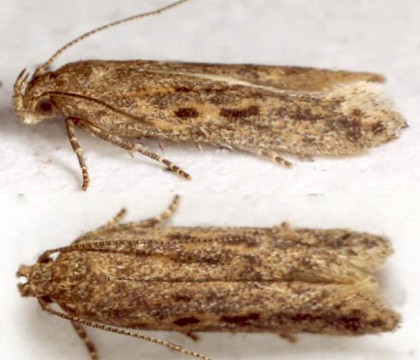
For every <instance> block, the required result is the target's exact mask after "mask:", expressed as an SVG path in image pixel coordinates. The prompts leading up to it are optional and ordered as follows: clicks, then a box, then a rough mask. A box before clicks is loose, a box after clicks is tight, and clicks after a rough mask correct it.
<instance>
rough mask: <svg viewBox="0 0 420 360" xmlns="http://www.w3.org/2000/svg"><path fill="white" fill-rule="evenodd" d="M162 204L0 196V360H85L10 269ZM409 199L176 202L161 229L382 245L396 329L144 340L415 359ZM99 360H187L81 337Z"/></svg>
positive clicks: (418, 214) (233, 353)
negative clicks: (365, 235) (312, 231)
mask: <svg viewBox="0 0 420 360" xmlns="http://www.w3.org/2000/svg"><path fill="white" fill-rule="evenodd" d="M170 199H171V195H169V194H166V195H164V196H163V195H161V196H160V197H158V196H150V195H148V196H144V195H136V196H133V195H128V194H127V195H123V196H117V195H113V196H110V195H107V196H100V197H99V196H98V195H92V194H79V195H56V196H45V195H20V196H3V197H0V200H1V202H2V204H3V206H4V207H5V208H7V212H5V211H3V214H2V216H1V217H0V229H2V244H3V245H2V251H1V253H0V254H1V255H0V256H1V258H0V264H1V271H0V282H1V284H2V288H1V302H0V306H1V308H0V314H1V315H0V316H1V320H0V359H1V360H22V359H25V360H49V359H56V360H71V359H81V360H83V359H86V360H88V355H87V352H86V350H85V348H84V344H83V343H82V342H81V341H80V340H79V338H78V337H77V336H76V334H75V333H74V331H73V328H72V327H71V325H70V324H69V323H68V322H67V321H65V320H62V319H59V318H55V317H53V316H51V315H49V314H46V313H44V312H42V311H41V309H40V308H39V306H38V304H37V302H36V300H35V299H33V298H32V299H29V298H25V299H24V298H21V297H20V296H19V294H18V291H17V288H16V284H17V282H18V279H17V278H16V277H15V273H16V271H17V268H18V265H19V264H27V265H31V264H33V263H34V262H35V261H36V258H37V256H39V255H40V254H41V252H43V251H44V250H47V249H51V248H55V247H59V246H65V245H67V244H69V243H70V242H71V241H72V240H74V239H75V238H76V237H77V236H79V235H81V234H82V233H85V232H87V231H89V230H92V229H95V228H96V227H98V226H100V225H102V224H103V223H105V222H106V221H107V220H108V219H110V218H111V217H112V216H113V215H114V214H115V213H116V212H117V211H118V210H119V209H120V208H121V207H122V206H126V207H127V209H128V211H129V213H128V220H135V219H145V218H147V217H150V216H153V215H156V214H158V213H159V212H161V211H162V210H163V209H164V208H165V207H166V206H167V205H168V204H169V202H170ZM419 203H420V196H419V195H416V196H415V195H388V196H382V195H381V196H376V195H370V196H367V195H347V196H344V195H340V196H338V195H329V196H309V195H253V196H244V195H241V196H238V195H203V194H201V195H186V196H183V198H182V199H181V202H180V205H179V209H178V212H177V213H176V214H175V216H174V217H173V219H172V221H171V222H170V224H171V225H177V226H181V225H182V226H206V225H207V226H209V225H216V226H227V225H236V226H273V225H277V224H279V223H280V222H282V221H289V222H290V224H291V225H293V226H295V227H297V226H307V227H319V228H332V227H345V228H349V229H352V230H357V231H369V232H372V233H376V234H379V235H383V236H386V237H388V238H389V239H390V240H391V241H392V244H393V247H394V249H395V254H394V255H393V256H392V257H391V258H390V259H389V261H388V262H387V263H386V265H385V268H384V269H383V271H382V272H381V273H380V278H381V279H382V280H381V283H382V287H383V289H384V291H385V294H386V297H387V298H388V300H389V301H390V303H391V304H392V306H393V307H394V308H395V309H396V310H397V311H398V312H400V313H401V314H402V316H403V322H402V326H401V328H400V329H399V330H398V331H397V332H395V333H389V334H383V335H380V336H363V337H357V338H350V337H330V336H321V335H299V336H298V339H299V341H298V343H297V344H294V345H292V344H290V343H288V342H287V341H285V340H283V339H281V338H279V337H278V336H277V335H275V334H266V335H246V334H237V335H232V334H203V335H202V339H201V340H200V341H199V342H197V343H193V342H192V341H191V340H190V339H188V338H186V337H185V336H183V335H181V334H178V333H164V332H160V333H156V332H153V333H152V334H153V335H155V336H158V337H160V338H163V339H167V340H170V341H173V342H175V343H177V344H180V345H183V346H184V347H187V348H191V349H194V350H196V351H199V352H201V353H204V354H206V355H207V356H209V357H211V358H213V359H215V360H223V359H226V360H227V359H241V360H256V359H261V360H265V359H273V360H274V359H276V360H282V359H285V360H298V359H308V358H310V359H312V360H318V359H319V360H330V359H344V360H346V359H352V360H359V359H363V360H374V359H375V360H376V359H381V360H394V359H398V360H408V359H419V358H420V352H419V341H418V334H419V331H420V326H419V319H420V314H419V306H418V305H419V304H420V289H419V285H418V282H419V279H420V267H419V266H418V254H419V251H420V245H419V241H418V239H419V232H420V225H419V221H418V219H419V218H420V208H419V205H418V204H419ZM88 331H89V333H90V334H91V336H92V338H93V340H94V341H95V343H96V345H97V347H98V350H99V352H100V355H101V356H102V357H101V359H102V360H118V359H124V360H140V359H147V360H155V359H156V360H157V359H187V357H185V356H182V355H180V354H176V353H172V352H169V351H168V350H167V349H165V348H162V347H160V346H157V345H154V344H150V343H146V342H143V341H139V340H135V339H130V338H126V337H122V336H117V335H114V334H109V333H103V332H101V331H96V330H93V329H89V330H88Z"/></svg>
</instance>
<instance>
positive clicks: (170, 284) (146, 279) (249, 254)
mask: <svg viewBox="0 0 420 360" xmlns="http://www.w3.org/2000/svg"><path fill="white" fill-rule="evenodd" d="M177 203H178V197H175V198H174V200H173V201H172V203H171V205H170V206H169V207H168V209H167V210H166V211H164V212H163V213H161V214H160V215H158V216H156V217H154V218H151V219H147V220H143V221H140V222H133V223H126V224H121V223H120V221H121V218H122V216H123V214H124V211H121V212H120V213H119V214H118V215H117V216H115V218H114V219H112V220H111V221H109V222H108V223H107V224H106V225H104V226H102V227H100V228H98V229H96V230H94V231H91V232H89V233H87V234H84V235H83V236H81V237H79V238H78V239H76V240H75V241H74V242H73V243H72V244H71V245H69V246H65V247H62V248H57V249H52V250H48V251H46V252H44V253H43V254H42V255H41V256H40V257H39V258H38V261H37V263H36V264H34V265H32V266H26V265H22V266H20V268H19V271H18V276H20V277H24V278H25V279H24V280H23V281H24V282H21V283H20V284H19V290H20V293H21V295H22V296H25V297H26V296H31V297H35V298H37V300H38V301H39V304H40V305H41V307H42V308H43V309H44V310H46V311H47V312H48V313H51V314H53V315H56V316H59V317H62V318H64V319H67V320H70V321H71V322H72V324H73V326H74V328H75V329H76V331H77V333H78V334H79V336H80V337H81V338H82V339H83V340H84V342H85V343H86V345H87V348H88V350H89V353H90V355H91V358H92V359H98V355H97V352H96V350H95V346H94V345H93V343H92V342H91V341H90V340H89V338H88V335H87V333H86V331H85V329H84V327H83V325H86V326H91V327H94V328H98V329H102V330H106V331H111V332H114V333H119V334H123V335H128V336H132V337H136V338H139V339H143V340H147V341H151V342H154V343H157V344H160V345H163V346H166V347H168V348H170V349H172V350H175V351H179V352H182V353H184V354H186V355H190V356H192V357H196V358H199V359H202V360H209V358H208V357H206V356H204V355H201V354H199V353H196V352H194V351H190V350H187V349H185V348H183V347H181V346H178V345H175V344H173V343H170V342H167V341H164V340H160V339H156V338H152V337H150V336H147V335H142V334H139V333H137V332H133V331H130V330H127V329H141V330H168V331H179V332H182V333H184V334H186V335H189V336H191V337H195V332H253V333H260V332H270V333H277V334H279V335H282V336H285V337H289V338H293V334H296V333H299V332H308V333H316V334H329V335H363V334H378V333H381V332H387V331H392V330H395V329H396V328H397V326H398V323H399V321H400V316H399V315H398V314H397V313H396V312H394V311H393V310H392V309H391V308H390V307H389V306H388V305H387V303H386V301H385V300H384V299H383V297H382V294H381V292H380V289H379V284H378V282H377V280H376V278H375V276H374V274H375V272H376V271H378V270H379V269H380V268H381V266H382V265H383V263H384V261H385V260H386V258H387V257H388V256H389V255H390V254H391V253H392V250H391V247H390V244H389V243H388V241H386V240H385V239H384V238H382V237H379V236H376V235H372V234H369V233H360V232H353V231H349V230H345V229H329V230H321V229H305V228H292V227H290V226H289V225H287V224H282V225H279V226H274V227H269V228H253V227H226V228H223V227H168V226H160V225H162V224H163V222H164V221H166V220H167V219H169V218H170V217H171V215H172V213H173V212H174V210H175V208H176V205H177ZM54 304H55V305H54ZM57 307H59V308H60V309H56V308H57Z"/></svg>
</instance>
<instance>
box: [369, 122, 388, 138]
mask: <svg viewBox="0 0 420 360" xmlns="http://www.w3.org/2000/svg"><path fill="white" fill-rule="evenodd" d="M384 130H385V126H384V124H382V123H381V122H380V121H377V122H376V123H374V124H372V132H373V133H374V134H375V135H378V134H380V133H382V132H383V131H384Z"/></svg>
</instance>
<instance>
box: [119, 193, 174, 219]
mask: <svg viewBox="0 0 420 360" xmlns="http://www.w3.org/2000/svg"><path fill="white" fill-rule="evenodd" d="M178 204H179V195H175V196H174V197H173V199H172V201H171V203H170V204H169V206H168V207H167V208H166V209H165V210H164V211H162V212H161V213H160V214H159V215H157V216H154V217H151V218H149V219H146V220H141V221H138V222H135V223H129V224H124V225H122V226H125V225H132V226H133V227H152V226H156V225H158V224H161V223H162V222H164V221H166V220H168V219H170V218H171V217H172V215H173V214H174V213H175V211H176V209H177V207H178Z"/></svg>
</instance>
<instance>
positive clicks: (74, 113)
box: [14, 0, 406, 190]
mask: <svg viewBox="0 0 420 360" xmlns="http://www.w3.org/2000/svg"><path fill="white" fill-rule="evenodd" d="M186 1H188V0H181V1H177V2H175V3H173V4H171V5H169V6H166V7H163V8H161V9H158V10H155V11H151V12H149V13H144V14H140V15H136V16H132V17H130V18H127V19H123V20H120V21H116V22H114V23H111V24H109V25H105V26H102V27H100V28H98V29H95V30H92V31H90V32H88V33H86V34H84V35H82V36H80V37H79V38H77V39H75V40H73V41H71V42H70V43H68V44H67V45H65V46H64V47H63V48H61V49H60V50H59V51H57V52H56V53H55V54H54V55H53V56H52V57H51V58H50V59H49V60H48V61H47V62H46V63H45V64H43V65H42V66H40V67H39V68H38V69H37V70H36V71H35V73H34V74H33V76H32V77H31V78H30V79H29V74H28V73H27V72H26V70H23V71H22V72H21V73H20V75H19V77H18V78H17V80H16V83H15V88H14V109H15V112H16V114H17V115H18V117H19V118H20V119H22V120H23V122H24V123H25V124H30V125H32V124H37V123H39V122H41V121H44V120H50V119H56V118H57V117H58V118H63V119H64V121H65V124H66V128H67V133H68V137H69V140H70V143H71V145H72V147H73V149H74V151H75V152H76V154H77V157H78V160H79V163H80V166H81V169H82V175H83V185H82V188H83V189H84V190H86V189H87V187H88V184H89V176H88V170H87V166H86V163H85V160H84V157H83V152H82V149H81V147H80V145H79V143H78V141H77V138H76V136H75V133H74V127H75V126H76V127H78V128H80V129H83V130H85V131H87V132H88V133H90V134H91V135H93V136H96V137H99V138H101V139H103V140H105V141H107V142H110V143H112V144H114V145H117V146H119V147H121V148H123V149H126V150H128V151H130V152H139V153H141V154H143V155H145V156H147V157H149V158H151V159H153V160H156V161H158V162H160V163H162V164H164V165H165V166H166V167H167V169H169V170H171V171H174V172H175V173H177V174H178V175H180V176H181V177H183V178H185V179H190V175H189V174H188V173H187V172H185V171H184V170H182V169H181V168H180V167H178V166H177V165H175V164H174V163H172V162H171V161H169V160H167V159H165V158H163V157H161V156H160V155H158V154H156V153H154V152H152V151H150V150H148V149H147V148H146V147H144V146H143V145H141V144H139V143H137V142H135V141H136V140H137V139H139V138H143V137H146V138H153V139H157V140H160V139H167V140H173V141H176V142H194V143H196V144H198V145H200V144H210V145H215V146H221V147H225V148H228V149H235V150H242V151H247V152H250V153H253V154H256V155H259V156H262V157H265V158H268V159H270V160H273V161H275V162H277V163H279V164H281V165H284V166H286V167H291V166H292V164H291V163H290V162H289V161H287V160H285V159H283V158H282V154H284V153H290V154H295V155H298V156H302V157H311V156H318V155H320V156H331V155H332V156H336V155H356V154H360V153H363V152H365V151H366V150H367V149H369V148H372V147H376V146H379V145H382V144H385V143H387V142H389V141H391V140H393V139H395V138H397V137H398V136H399V133H400V130H401V129H402V128H404V127H405V126H406V123H405V121H404V119H403V118H402V117H401V116H400V115H399V114H398V113H397V112H395V111H394V110H393V109H392V107H391V105H390V103H389V101H388V100H386V99H385V98H384V97H383V95H382V94H381V93H380V92H379V90H378V89H377V87H376V86H375V85H374V84H372V83H376V82H383V81H384V78H383V77H382V76H381V75H378V74H372V73H364V72H348V71H332V70H323V69H315V68H303V67H289V66H264V65H244V64H240V65H237V64H229V65H227V64H194V63H173V62H159V61H143V60H134V61H102V60H88V61H78V62H74V63H70V64H67V65H64V66H63V67H61V68H59V69H58V70H55V71H50V70H49V68H50V66H51V65H52V63H53V62H54V60H55V59H56V58H57V57H58V56H59V55H60V54H61V53H62V52H63V51H65V50H66V49H67V48H69V47H70V46H72V45H74V44H75V43H77V42H79V41H81V40H83V39H85V38H86V37H88V36H90V35H92V34H94V33H96V32H98V31H102V30H104V29H107V28H110V27H112V26H115V25H118V24H121V23H124V22H128V21H132V20H135V19H138V18H141V17H145V16H150V15H155V14H158V13H161V12H162V11H165V10H167V9H169V8H172V7H175V6H177V5H179V4H181V3H184V2H186Z"/></svg>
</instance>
